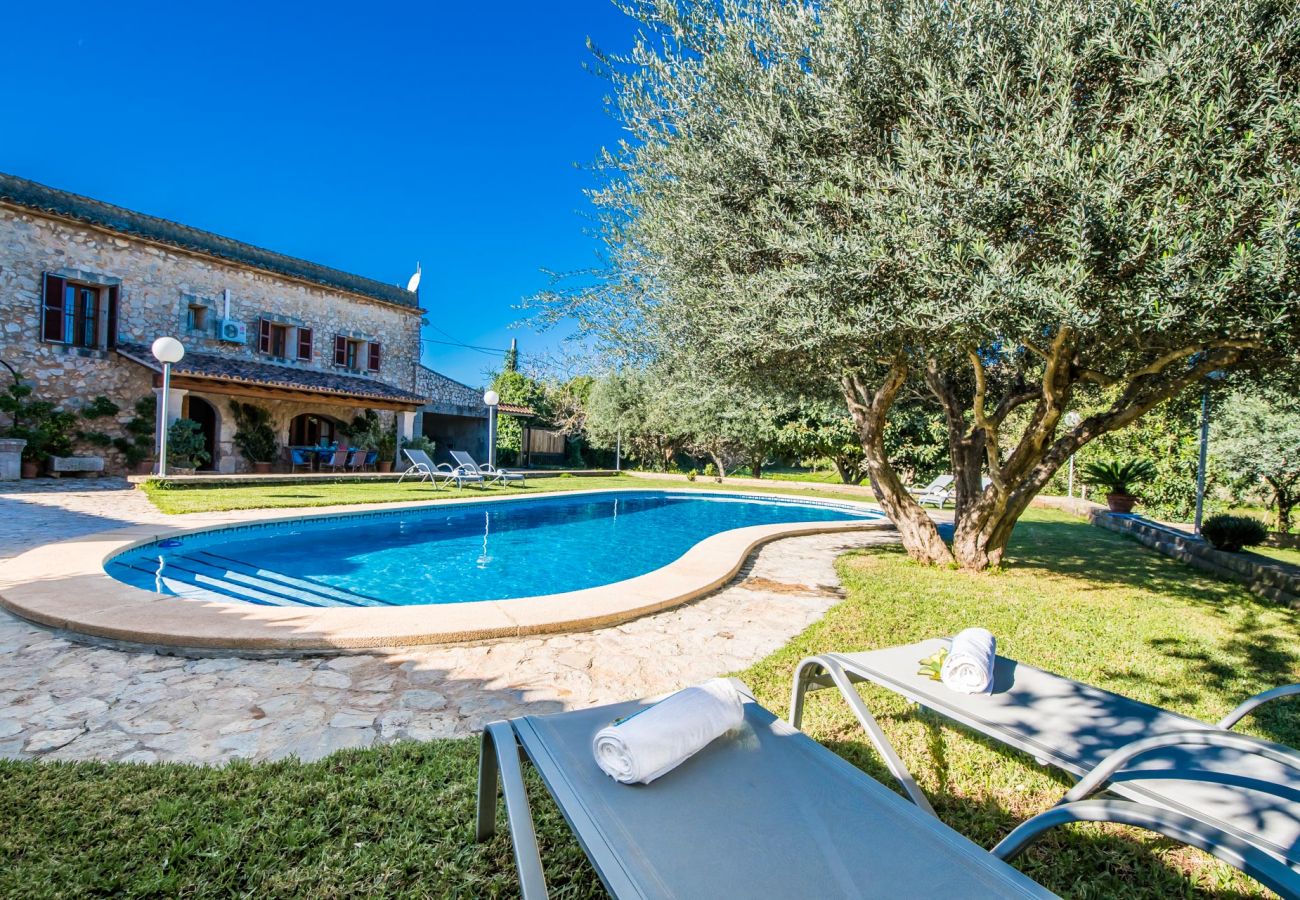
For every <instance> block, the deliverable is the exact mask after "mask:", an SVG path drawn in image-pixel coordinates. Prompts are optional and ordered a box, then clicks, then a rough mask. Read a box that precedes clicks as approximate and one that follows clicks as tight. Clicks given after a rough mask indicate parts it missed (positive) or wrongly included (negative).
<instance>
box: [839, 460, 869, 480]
mask: <svg viewBox="0 0 1300 900" xmlns="http://www.w3.org/2000/svg"><path fill="white" fill-rule="evenodd" d="M831 463H832V464H833V465H834V466H835V473H836V474H837V475H839V476H840V481H842V482H843V483H844V484H862V479H864V478H866V477H867V473H866V472H864V471H862V465H861V461H860V460H858V459H854V460H853V461H851V462H850V461H849V458H848V457H846V456H834V457H831Z"/></svg>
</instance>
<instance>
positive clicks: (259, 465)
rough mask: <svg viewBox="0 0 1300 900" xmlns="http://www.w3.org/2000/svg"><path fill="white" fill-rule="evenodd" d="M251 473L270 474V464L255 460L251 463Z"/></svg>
mask: <svg viewBox="0 0 1300 900" xmlns="http://www.w3.org/2000/svg"><path fill="white" fill-rule="evenodd" d="M253 474H255V475H270V474H271V464H270V463H269V462H255V463H253Z"/></svg>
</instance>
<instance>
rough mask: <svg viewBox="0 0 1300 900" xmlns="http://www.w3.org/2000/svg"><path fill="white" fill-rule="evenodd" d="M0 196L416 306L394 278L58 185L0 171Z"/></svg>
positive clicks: (276, 272) (414, 299)
mask: <svg viewBox="0 0 1300 900" xmlns="http://www.w3.org/2000/svg"><path fill="white" fill-rule="evenodd" d="M0 201H4V202H8V203H12V204H14V205H15V206H22V207H26V208H27V209H33V210H37V211H39V212H44V213H50V214H51V215H55V216H59V217H61V218H65V219H74V220H76V221H78V222H85V223H86V224H88V225H95V226H97V227H99V228H105V229H108V230H109V231H116V232H118V233H120V234H125V235H129V236H131V237H137V238H144V239H145V240H150V241H156V242H158V243H160V244H169V245H171V246H173V247H179V248H181V249H182V250H193V251H196V252H198V253H204V254H207V255H208V256H216V257H218V258H220V259H225V260H229V261H231V262H235V263H239V264H241V265H245V266H250V267H252V268H255V269H261V270H263V271H265V272H270V273H272V274H274V275H286V276H289V277H291V278H298V279H301V280H303V281H310V282H313V283H315V284H320V285H324V286H325V287H329V288H334V289H335V290H341V291H347V292H348V293H350V294H360V295H361V296H363V297H369V298H371V299H374V300H381V301H383V302H385V303H393V304H396V305H398V306H407V307H411V308H413V309H418V308H419V305H420V300H419V296H418V295H417V294H415V293H413V292H411V291H408V290H406V289H405V288H402V287H399V286H398V285H395V284H385V283H384V282H382V281H375V280H374V279H371V278H364V277H362V276H361V275H353V274H351V273H349V272H342V271H340V270H338V269H331V268H330V267H329V266H322V265H320V264H318V263H314V262H308V261H307V260H305V259H298V258H296V257H293V256H286V255H285V254H283V253H276V252H275V251H274V250H265V249H263V248H261V247H255V246H253V245H252V244H245V243H244V242H243V241H236V240H234V239H232V238H228V237H222V236H221V235H219V234H213V233H212V232H210V231H201V230H199V229H198V228H191V227H190V226H188V225H181V224H179V223H177V222H172V221H170V220H168V219H162V218H159V217H158V216H149V215H145V214H144V213H139V212H133V211H131V210H129V209H123V208H122V207H120V206H113V205H112V204H111V203H104V202H103V201H101V200H93V199H91V198H90V197H83V196H81V195H80V194H72V193H69V192H68V191H61V190H59V189H58V188H52V187H47V186H46V185H43V184H37V183H36V182H35V181H28V180H27V179H26V178H19V177H18V176H17V175H6V174H5V173H4V172H0Z"/></svg>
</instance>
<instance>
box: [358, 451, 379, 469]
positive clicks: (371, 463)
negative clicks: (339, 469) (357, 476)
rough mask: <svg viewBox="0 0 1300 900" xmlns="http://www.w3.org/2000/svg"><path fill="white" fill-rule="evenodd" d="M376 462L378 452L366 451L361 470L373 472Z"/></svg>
mask: <svg viewBox="0 0 1300 900" xmlns="http://www.w3.org/2000/svg"><path fill="white" fill-rule="evenodd" d="M378 461H379V451H378V450H367V451H366V458H365V460H364V461H363V462H362V463H361V468H363V469H369V470H370V471H372V472H373V471H375V463H377V462H378Z"/></svg>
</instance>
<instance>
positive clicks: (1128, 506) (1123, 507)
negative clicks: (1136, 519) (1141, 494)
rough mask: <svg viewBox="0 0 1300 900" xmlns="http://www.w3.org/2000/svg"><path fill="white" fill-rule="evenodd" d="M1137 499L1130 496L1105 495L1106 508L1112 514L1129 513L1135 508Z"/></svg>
mask: <svg viewBox="0 0 1300 900" xmlns="http://www.w3.org/2000/svg"><path fill="white" fill-rule="evenodd" d="M1137 502H1138V498H1137V497H1135V496H1133V495H1132V494H1107V495H1106V506H1107V507H1108V508H1109V509H1110V511H1111V512H1113V513H1131V512H1132V511H1133V507H1135V506H1137Z"/></svg>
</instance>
